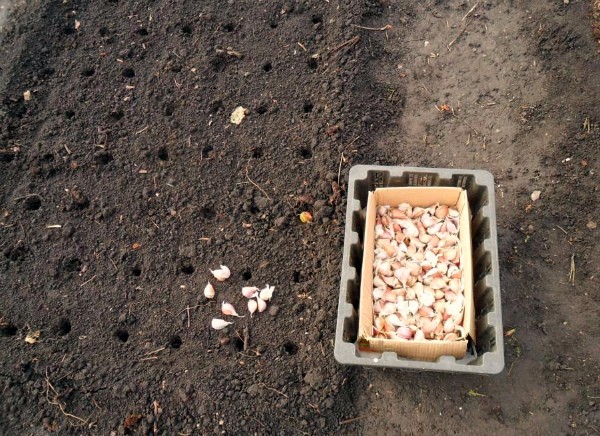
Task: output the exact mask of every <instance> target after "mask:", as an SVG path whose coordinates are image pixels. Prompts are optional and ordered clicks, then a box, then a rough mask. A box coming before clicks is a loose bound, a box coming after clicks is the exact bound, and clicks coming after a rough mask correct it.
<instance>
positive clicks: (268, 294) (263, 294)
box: [259, 285, 275, 312]
mask: <svg viewBox="0 0 600 436" xmlns="http://www.w3.org/2000/svg"><path fill="white" fill-rule="evenodd" d="M274 290H275V286H269V285H267V286H266V287H264V288H263V289H261V290H260V294H259V297H260V299H261V300H263V301H271V298H273V291H274ZM261 312H262V311H261Z"/></svg>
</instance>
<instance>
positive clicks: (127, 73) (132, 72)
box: [121, 68, 135, 79]
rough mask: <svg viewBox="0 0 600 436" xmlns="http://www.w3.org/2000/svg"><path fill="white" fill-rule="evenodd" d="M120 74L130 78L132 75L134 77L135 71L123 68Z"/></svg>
mask: <svg viewBox="0 0 600 436" xmlns="http://www.w3.org/2000/svg"><path fill="white" fill-rule="evenodd" d="M121 75H122V76H123V77H127V78H129V79H131V78H132V77H135V71H133V68H125V69H124V70H123V71H121Z"/></svg>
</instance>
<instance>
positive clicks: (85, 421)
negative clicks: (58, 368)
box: [45, 370, 89, 425]
mask: <svg viewBox="0 0 600 436" xmlns="http://www.w3.org/2000/svg"><path fill="white" fill-rule="evenodd" d="M45 381H46V401H48V403H49V404H52V405H54V406H58V408H59V409H60V411H61V413H62V414H63V415H65V416H66V417H68V418H73V419H75V420H77V421H80V422H82V423H83V424H85V425H88V424H89V418H88V419H83V418H80V417H79V416H76V415H73V414H72V413H68V412H66V411H65V408H64V406H63V405H62V404H61V403H60V401H59V400H58V398H59V397H60V394H59V393H58V392H57V391H56V389H54V386H52V383H50V379H49V378H48V370H46V377H45ZM50 390H52V392H54V399H52V400H50V397H49V393H50Z"/></svg>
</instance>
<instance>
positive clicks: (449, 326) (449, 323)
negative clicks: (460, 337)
mask: <svg viewBox="0 0 600 436" xmlns="http://www.w3.org/2000/svg"><path fill="white" fill-rule="evenodd" d="M453 331H454V321H453V320H452V318H448V319H447V320H446V321H444V332H445V333H451V332H453Z"/></svg>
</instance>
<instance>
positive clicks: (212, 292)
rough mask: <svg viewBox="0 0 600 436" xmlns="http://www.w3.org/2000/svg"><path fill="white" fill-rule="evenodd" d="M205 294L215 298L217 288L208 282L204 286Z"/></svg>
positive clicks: (207, 296)
mask: <svg viewBox="0 0 600 436" xmlns="http://www.w3.org/2000/svg"><path fill="white" fill-rule="evenodd" d="M204 296H205V297H206V298H215V288H213V285H211V284H210V282H208V283H207V284H206V286H205V287H204Z"/></svg>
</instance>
